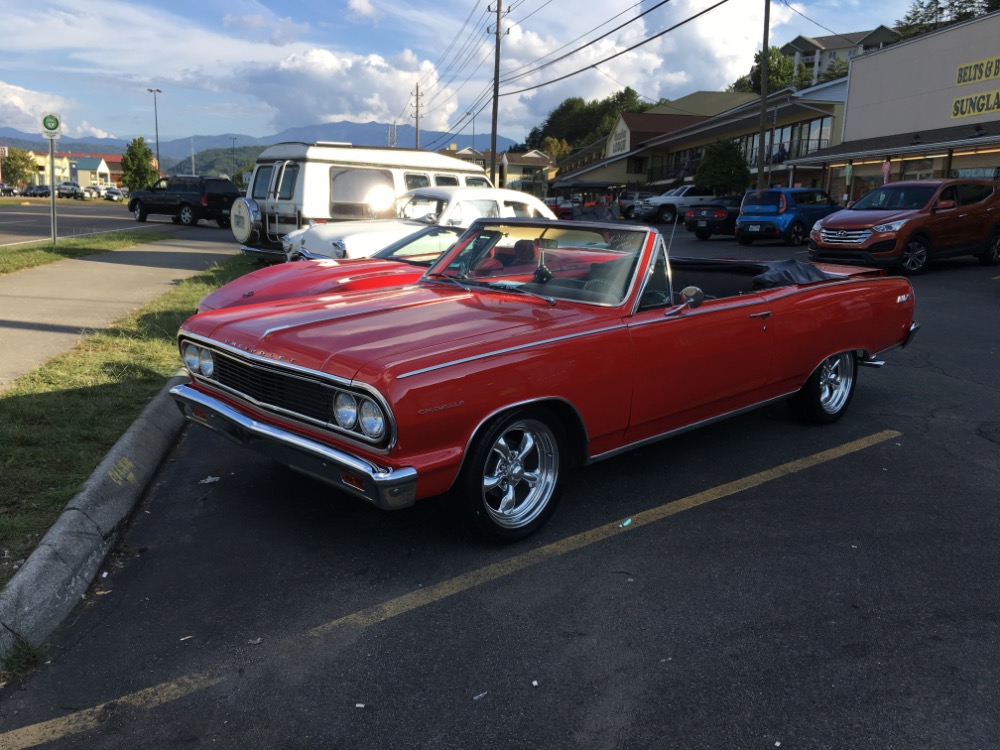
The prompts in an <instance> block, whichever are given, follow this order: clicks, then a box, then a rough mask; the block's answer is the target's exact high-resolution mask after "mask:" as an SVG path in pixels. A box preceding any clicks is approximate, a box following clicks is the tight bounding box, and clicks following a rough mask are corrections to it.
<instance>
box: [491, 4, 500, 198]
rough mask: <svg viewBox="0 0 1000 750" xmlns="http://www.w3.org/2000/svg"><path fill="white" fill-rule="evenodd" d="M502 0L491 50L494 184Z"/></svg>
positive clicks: (498, 7) (493, 179)
mask: <svg viewBox="0 0 1000 750" xmlns="http://www.w3.org/2000/svg"><path fill="white" fill-rule="evenodd" d="M502 6H503V0H497V27H496V29H494V33H495V34H496V47H495V49H494V51H493V127H492V129H491V131H490V182H491V183H493V184H494V185H495V184H496V177H497V109H498V107H499V105H500V19H501V17H502V15H503V11H502Z"/></svg>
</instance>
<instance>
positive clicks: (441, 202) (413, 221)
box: [249, 187, 556, 260]
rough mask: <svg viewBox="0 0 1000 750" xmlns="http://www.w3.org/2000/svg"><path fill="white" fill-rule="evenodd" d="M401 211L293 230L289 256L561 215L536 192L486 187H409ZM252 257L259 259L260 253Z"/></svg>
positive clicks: (364, 248)
mask: <svg viewBox="0 0 1000 750" xmlns="http://www.w3.org/2000/svg"><path fill="white" fill-rule="evenodd" d="M396 215H397V216H398V217H399V218H397V219H374V220H371V221H340V222H334V223H332V224H314V225H313V226H311V227H306V228H304V229H300V230H298V231H296V232H289V233H288V234H287V235H285V236H284V237H283V238H282V249H283V250H284V253H285V258H286V259H287V260H295V259H296V258H308V259H312V260H317V259H320V258H334V259H336V258H367V257H368V256H370V255H372V254H373V253H375V252H377V251H379V250H381V249H382V248H383V247H385V246H386V245H388V244H389V243H391V242H395V241H396V240H400V239H402V238H404V237H406V236H407V235H410V234H412V233H413V232H415V231H416V230H417V229H419V228H420V227H422V226H426V225H427V224H440V225H442V226H450V227H463V228H464V227H467V226H469V225H470V224H471V223H472V222H473V221H475V220H476V219H478V218H480V217H528V218H530V217H534V218H547V219H554V218H556V216H555V214H553V213H552V211H551V210H549V208H548V206H546V205H545V204H544V203H543V202H542V201H540V200H539V199H538V198H536V197H535V196H533V195H529V194H528V193H522V192H521V191H520V190H505V189H503V188H486V187H439V188H421V189H420V190H410V191H409V192H406V193H403V195H402V196H400V198H399V200H398V201H397V202H396ZM442 249H443V248H442ZM249 255H250V256H251V257H254V258H259V257H260V256H259V254H258V253H257V252H255V251H251V252H250V253H249Z"/></svg>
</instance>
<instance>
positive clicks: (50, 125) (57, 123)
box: [42, 112, 62, 138]
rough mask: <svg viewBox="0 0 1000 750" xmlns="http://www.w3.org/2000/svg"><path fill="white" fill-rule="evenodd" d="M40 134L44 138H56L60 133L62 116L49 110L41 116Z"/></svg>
mask: <svg viewBox="0 0 1000 750" xmlns="http://www.w3.org/2000/svg"><path fill="white" fill-rule="evenodd" d="M42 135H44V136H45V137H46V138H58V137H59V136H61V135H62V116H61V115H60V114H59V113H58V112H50V113H49V114H47V115H44V116H43V117H42Z"/></svg>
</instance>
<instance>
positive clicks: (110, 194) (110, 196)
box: [104, 185, 125, 203]
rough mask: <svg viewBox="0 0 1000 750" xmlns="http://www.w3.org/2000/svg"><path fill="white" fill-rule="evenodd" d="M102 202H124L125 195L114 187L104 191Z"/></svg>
mask: <svg viewBox="0 0 1000 750" xmlns="http://www.w3.org/2000/svg"><path fill="white" fill-rule="evenodd" d="M104 200H106V201H115V202H116V203H121V202H122V201H124V200H125V193H123V192H122V191H121V190H120V189H119V188H116V187H115V186H113V185H112V186H111V187H109V188H108V189H107V190H105V191H104Z"/></svg>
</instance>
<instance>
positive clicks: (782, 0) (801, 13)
mask: <svg viewBox="0 0 1000 750" xmlns="http://www.w3.org/2000/svg"><path fill="white" fill-rule="evenodd" d="M781 2H782V3H783V4H784V5H786V6H787V7H788V9H789V10H790V11H792V12H794V13H798V14H799V15H800V16H802V17H803V18H804V19H806V20H807V21H809V23H812V24H816V25H817V26H819V27H820V28H821V29H823V31H829V32H830V33H831V34H832V35H833V36H835V37H838V38H840V39H843V40H844V41H845V42H847V43H848V44H850V45H851V46H854V44H855V40H853V39H848V38H847V37H846V36H844V35H843V34H838V33H837V32H836V31H834V30H833V29H828V28H827V27H826V26H824V25H823V24H821V23H820V22H819V21H814V20H813V19H811V18H810V17H809V16H807V15H806V14H805V13H803V12H802V11H799V10H796V9H795V8H793V7H792V6H791V5H789V4H788V0H781Z"/></svg>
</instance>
